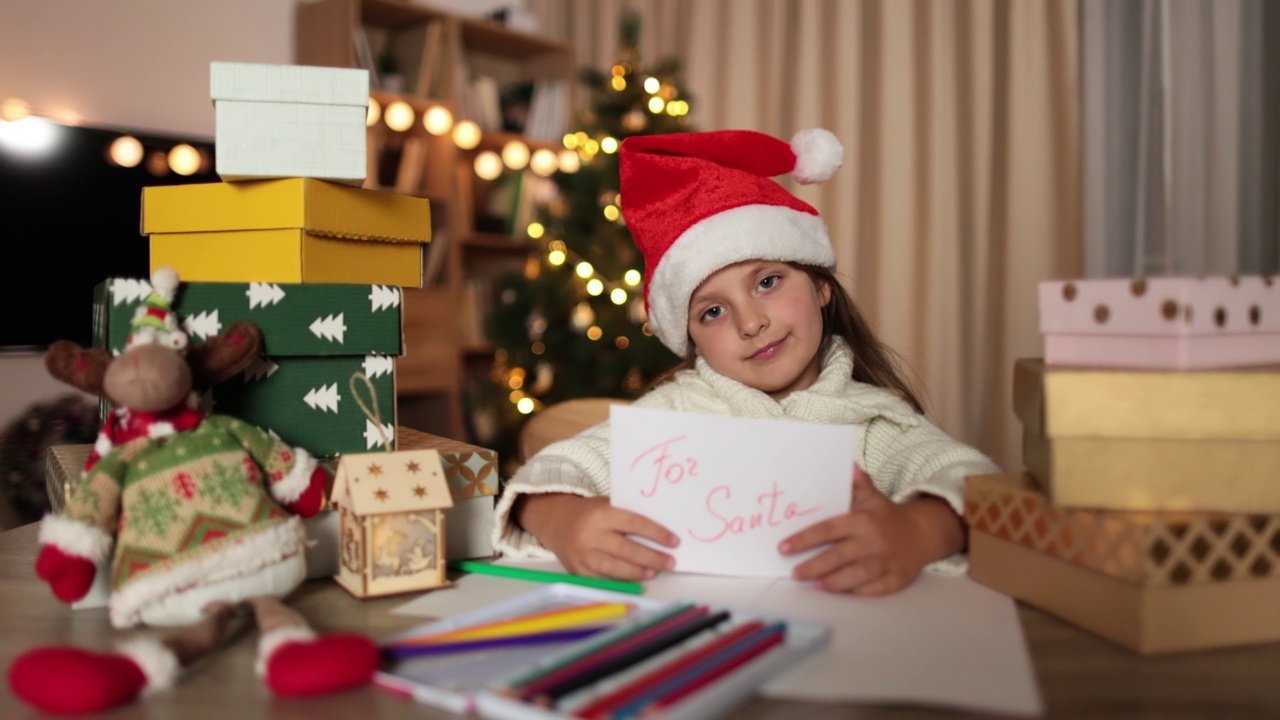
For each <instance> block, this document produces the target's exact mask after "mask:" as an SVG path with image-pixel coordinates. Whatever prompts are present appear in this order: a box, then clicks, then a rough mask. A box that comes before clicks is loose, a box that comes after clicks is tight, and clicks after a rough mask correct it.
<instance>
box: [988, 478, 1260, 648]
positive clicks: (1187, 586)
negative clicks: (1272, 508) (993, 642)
mask: <svg viewBox="0 0 1280 720" xmlns="http://www.w3.org/2000/svg"><path fill="white" fill-rule="evenodd" d="M965 520H966V521H967V522H968V523H969V526H970V548H969V574H970V576H971V577H973V579H975V580H977V581H978V582H981V583H983V584H984V585H987V586H989V587H992V588H994V589H996V590H999V591H1000V592H1003V593H1006V594H1008V595H1011V596H1012V597H1015V598H1017V599H1019V600H1023V601H1025V602H1028V603H1030V604H1032V605H1035V606H1036V607H1039V608H1041V609H1043V610H1045V611H1047V612H1050V613H1052V614H1054V615H1057V616H1059V617H1061V618H1063V619H1064V620H1067V621H1069V622H1072V623H1074V624H1076V625H1079V626H1081V627H1083V628H1085V629H1087V630H1089V631H1091V632H1094V633H1097V634H1098V635H1101V636H1103V637H1105V638H1107V639H1109V640H1112V641H1114V642H1116V643H1119V644H1120V645H1123V646H1125V647H1128V648H1130V649H1132V650H1135V651H1137V652H1140V653H1143V654H1154V653H1166V652H1179V651H1188V650H1199V649H1204V648H1211V647H1220V646H1228V645H1243V644H1251V643H1262V642H1272V641H1276V640H1280V613H1277V612H1276V608H1277V607H1280V515H1242V514H1224V513H1146V512H1120V511H1100V510H1077V509H1069V508H1062V507H1059V506H1055V505H1053V504H1051V503H1050V502H1049V500H1048V498H1047V497H1046V496H1045V495H1044V494H1043V493H1041V492H1040V491H1039V490H1038V489H1037V487H1036V485H1035V483H1034V481H1033V480H1032V479H1031V478H1030V477H1028V476H1027V475H1025V474H1020V473H1013V474H1001V475H978V476H973V477H970V478H969V479H968V480H967V481H966V485H965Z"/></svg>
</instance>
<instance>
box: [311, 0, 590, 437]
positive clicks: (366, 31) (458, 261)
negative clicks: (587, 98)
mask: <svg viewBox="0 0 1280 720" xmlns="http://www.w3.org/2000/svg"><path fill="white" fill-rule="evenodd" d="M424 31H430V32H428V33H427V35H426V36H427V37H431V38H435V40H434V42H438V44H437V45H435V46H434V48H432V49H433V50H435V51H436V52H439V53H440V55H439V56H438V57H437V58H435V59H436V60H439V64H437V65H436V66H435V67H437V68H438V70H439V73H440V74H439V75H436V74H435V73H434V72H433V73H432V75H433V77H434V78H437V79H438V82H436V83H433V84H432V86H431V88H432V89H431V94H432V95H433V97H431V98H426V97H420V96H417V95H414V94H410V93H394V92H387V91H384V90H374V91H372V92H370V97H371V98H373V99H374V100H377V101H378V102H379V103H380V104H381V105H382V106H383V108H384V109H385V108H386V106H387V105H389V104H390V103H392V102H395V101H397V100H403V101H404V102H407V103H408V104H409V105H410V107H412V108H413V109H414V111H415V113H416V114H417V118H416V122H415V123H414V124H413V127H412V128H411V129H409V130H406V131H404V132H395V131H392V130H390V129H389V128H387V127H386V126H385V124H379V125H377V126H375V127H372V128H370V129H369V135H368V138H369V153H370V163H369V167H370V171H371V172H370V177H371V178H372V180H370V181H368V182H367V183H366V187H370V188H373V189H377V190H381V191H385V192H396V191H402V192H407V193H408V194H413V195H416V196H418V197H426V198H428V199H430V200H431V203H432V225H433V233H434V234H435V237H436V238H437V239H440V240H443V241H444V242H443V244H442V245H440V246H439V247H433V248H431V251H432V252H439V251H443V253H444V254H443V255H436V256H435V257H434V260H435V261H436V262H442V263H443V265H442V266H439V267H440V270H439V273H438V279H437V280H436V283H435V285H433V286H432V287H429V288H423V289H411V288H406V289H405V291H404V339H405V354H404V355H403V356H402V357H401V358H399V359H398V360H397V362H396V368H397V375H396V383H397V390H398V394H399V395H400V396H401V397H402V398H404V400H405V402H406V403H410V402H411V403H412V406H413V407H414V408H416V410H415V411H416V412H419V413H420V414H421V415H422V416H423V417H427V416H430V417H432V418H435V419H436V420H437V421H438V422H439V423H441V425H440V426H439V427H434V428H433V429H432V431H433V432H436V433H437V434H441V435H447V436H449V437H453V438H457V439H459V440H467V441H470V442H474V443H477V444H481V445H483V439H480V438H474V437H468V436H467V431H466V428H467V426H468V424H467V423H466V422H465V421H464V416H465V412H466V411H465V408H464V404H463V397H464V395H465V392H466V388H467V387H468V385H469V384H470V383H473V382H484V381H487V377H488V374H489V371H490V369H491V368H492V362H493V356H494V353H495V352H496V350H497V348H496V346H494V345H493V343H491V342H488V341H487V340H484V339H483V338H484V335H483V333H482V332H481V330H480V328H481V327H482V325H483V322H484V313H485V312H486V310H487V308H488V307H489V306H490V305H491V297H489V295H490V294H491V291H492V287H493V286H494V283H495V280H496V278H498V277H500V276H501V274H502V273H505V272H508V271H513V270H514V271H522V270H523V269H524V266H525V263H526V262H527V260H528V256H529V253H530V252H531V251H533V249H534V248H532V247H531V246H530V245H529V244H528V243H527V241H526V240H525V239H517V238H512V237H509V236H507V235H501V234H493V233H477V232H476V210H477V208H483V207H484V201H485V200H486V199H487V193H488V191H489V188H487V187H486V186H484V184H483V183H480V184H477V181H476V178H475V172H474V170H473V169H472V164H473V162H474V160H475V154H476V152H479V151H482V150H494V151H499V150H501V149H502V147H503V146H504V145H506V144H507V143H508V142H510V141H511V140H517V139H518V140H521V141H523V142H525V143H526V144H527V145H528V146H529V149H530V150H539V149H544V148H545V149H550V150H555V151H560V150H561V149H562V146H561V144H560V142H559V140H558V139H557V140H555V141H550V142H549V141H534V140H530V139H529V138H527V137H524V136H522V135H518V134H515V133H509V132H495V131H484V132H483V133H482V140H481V143H480V145H479V146H478V147H477V148H476V149H475V150H471V151H463V150H460V149H458V148H457V146H456V145H454V143H453V140H452V136H451V135H446V136H433V135H430V134H429V133H427V132H426V130H425V128H423V126H422V123H421V115H422V113H423V112H425V111H426V110H428V109H430V108H431V107H432V106H436V105H442V106H444V107H446V108H447V109H449V111H450V112H451V113H452V114H453V117H454V120H455V121H458V120H461V119H463V118H462V117H461V115H460V114H461V108H462V103H461V102H460V100H461V99H462V97H463V92H464V88H463V87H461V86H462V85H464V84H466V83H468V82H469V80H470V78H469V74H470V75H475V76H479V75H485V76H487V77H490V78H493V79H494V80H495V81H496V82H497V83H498V84H499V85H500V86H506V85H507V84H509V83H517V82H529V81H538V80H555V81H560V82H563V83H565V86H566V87H568V88H570V89H572V87H573V85H574V82H575V77H576V68H575V65H574V54H573V48H572V46H571V45H569V44H567V43H563V42H558V41H556V40H552V39H549V38H544V37H539V36H536V35H530V34H528V33H523V32H517V31H513V30H510V29H508V28H505V27H503V26H502V25H500V24H498V23H495V22H490V21H484V20H477V19H474V18H470V17H463V16H460V15H455V14H453V13H450V12H447V11H444V10H441V9H438V8H433V7H430V6H426V5H420V4H416V3H411V2H405V0H314V1H312V2H306V3H298V4H297V6H296V8H295V38H294V39H295V43H294V47H295V48H296V51H295V52H296V54H295V59H296V61H297V63H298V64H301V65H321V66H329V67H359V59H358V53H357V51H356V44H357V39H358V38H359V37H361V35H362V33H363V35H364V36H366V37H368V38H370V40H371V42H372V43H373V44H375V45H377V43H379V42H387V43H391V42H394V39H395V38H403V39H405V40H409V39H412V38H415V37H417V36H416V35H414V33H423V32H424ZM398 33H404V34H403V35H400V34H398ZM412 46H413V45H412V44H411V43H406V44H403V45H400V46H399V47H401V48H404V47H412ZM371 50H372V52H373V53H374V55H375V56H376V55H377V52H378V47H374V48H371ZM366 57H367V54H366ZM436 95H438V96H439V97H435V96H436ZM568 95H570V96H571V95H572V90H571V91H570V93H568ZM564 101H565V102H566V103H567V105H566V108H565V110H566V112H565V115H566V117H567V116H568V112H567V109H568V108H569V107H572V98H571V97H566V98H565V99H564ZM406 157H409V158H412V159H413V160H414V162H415V164H410V165H404V164H403V163H404V159H405V158H406ZM391 163H400V164H399V165H397V166H393V165H392V164H391ZM416 163H422V165H421V167H420V166H419V165H418V164H416ZM419 167H420V169H421V173H420V175H421V179H420V180H418V176H419V173H418V172H417V170H418V169H419ZM397 168H399V169H397ZM406 168H407V170H404V171H403V172H401V171H400V169H406ZM393 170H394V171H393ZM378 175H382V176H383V177H382V178H381V179H382V180H384V181H389V180H391V179H392V177H391V176H393V175H394V179H395V181H396V183H395V184H394V185H390V186H388V185H386V184H378V182H379V178H378ZM406 407H408V405H406Z"/></svg>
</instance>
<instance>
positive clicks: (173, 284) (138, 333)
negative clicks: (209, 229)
mask: <svg viewBox="0 0 1280 720" xmlns="http://www.w3.org/2000/svg"><path fill="white" fill-rule="evenodd" d="M177 292H178V273H177V272H176V271H174V270H173V268H167V267H165V268H158V269H157V270H156V271H155V273H153V274H152V275H151V294H150V295H148V296H147V299H146V300H144V301H143V303H142V305H140V306H139V307H138V310H137V312H136V313H134V316H133V322H132V323H131V324H130V325H129V339H128V341H127V342H126V343H125V346H126V347H133V346H135V345H146V344H150V343H160V344H162V345H165V346H167V347H171V348H173V349H174V350H184V349H186V347H187V334H186V333H185V332H183V331H182V330H181V329H180V328H179V327H178V316H177V314H176V313H174V312H173V299H174V297H175V296H176V295H177Z"/></svg>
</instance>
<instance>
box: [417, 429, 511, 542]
mask: <svg viewBox="0 0 1280 720" xmlns="http://www.w3.org/2000/svg"><path fill="white" fill-rule="evenodd" d="M396 442H397V443H398V444H399V448H400V449H401V450H410V449H412V450H438V451H439V452H440V462H441V463H442V464H443V465H444V475H445V480H446V481H447V482H448V483H449V493H450V494H451V495H452V496H453V507H452V508H449V509H448V510H446V511H445V549H446V552H447V554H448V557H449V559H450V560H461V559H466V558H476V557H488V556H490V555H493V523H494V519H495V518H494V505H495V503H496V502H497V494H498V455H497V453H495V452H494V451H492V450H487V449H485V448H482V447H477V446H475V445H468V444H467V443H464V442H459V441H457V440H450V439H448V438H443V437H440V436H438V435H431V434H429V433H424V432H421V431H419V430H414V429H412V428H406V427H401V428H397V437H396Z"/></svg>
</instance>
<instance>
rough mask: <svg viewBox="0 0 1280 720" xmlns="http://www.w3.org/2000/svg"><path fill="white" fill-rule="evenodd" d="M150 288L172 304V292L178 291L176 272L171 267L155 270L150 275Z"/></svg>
mask: <svg viewBox="0 0 1280 720" xmlns="http://www.w3.org/2000/svg"><path fill="white" fill-rule="evenodd" d="M151 287H152V289H154V290H155V291H156V292H158V293H163V294H164V296H165V298H166V299H168V300H169V302H173V297H174V295H173V294H174V291H176V290H177V289H178V271H177V270H174V269H173V268H171V267H162V268H156V271H155V272H153V273H151Z"/></svg>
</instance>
